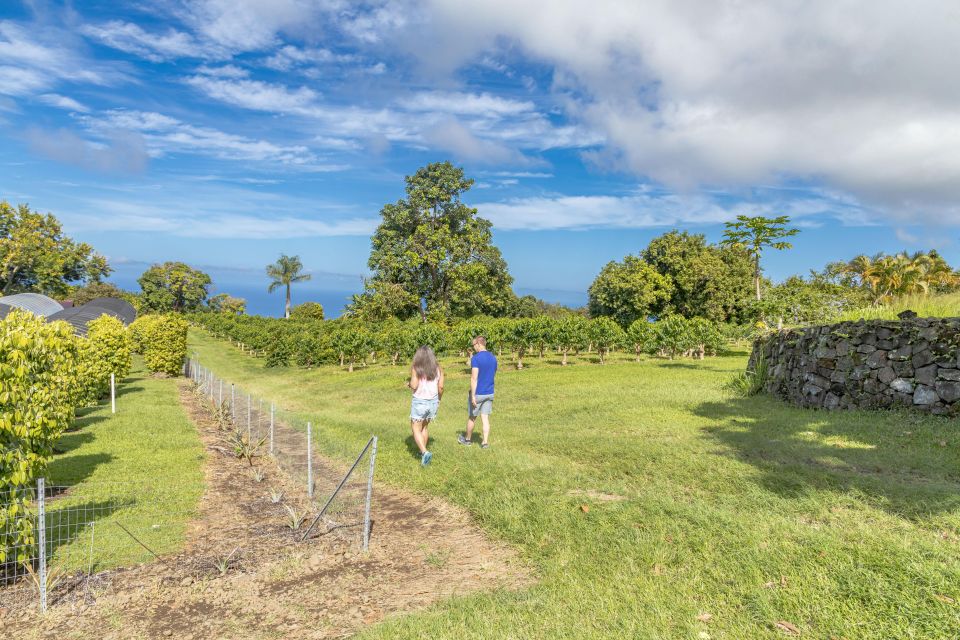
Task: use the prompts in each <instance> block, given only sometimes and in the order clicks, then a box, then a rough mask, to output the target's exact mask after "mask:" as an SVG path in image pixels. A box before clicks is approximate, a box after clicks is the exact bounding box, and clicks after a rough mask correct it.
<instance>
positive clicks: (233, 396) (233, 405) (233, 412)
mask: <svg viewBox="0 0 960 640" xmlns="http://www.w3.org/2000/svg"><path fill="white" fill-rule="evenodd" d="M230 419H231V420H233V422H234V424H236V422H237V388H236V386H234V384H233V383H232V382H231V383H230Z"/></svg>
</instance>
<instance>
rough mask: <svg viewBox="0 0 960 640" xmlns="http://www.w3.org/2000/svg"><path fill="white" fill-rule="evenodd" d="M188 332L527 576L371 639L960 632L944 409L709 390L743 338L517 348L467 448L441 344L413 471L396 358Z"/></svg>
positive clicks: (338, 450)
mask: <svg viewBox="0 0 960 640" xmlns="http://www.w3.org/2000/svg"><path fill="white" fill-rule="evenodd" d="M190 340H191V342H190V344H191V349H192V350H193V351H195V352H196V353H197V355H198V356H199V357H200V359H201V361H202V362H203V363H204V364H206V365H207V366H210V367H212V368H213V369H214V370H215V371H216V372H217V373H219V374H222V375H224V376H225V377H227V378H228V379H233V380H235V381H236V382H238V383H241V384H243V385H244V386H245V387H247V388H249V389H250V390H252V391H253V392H255V393H258V394H262V395H264V396H265V397H267V398H272V399H275V400H276V401H278V402H279V403H281V404H282V405H283V406H284V407H285V408H287V409H290V410H292V411H295V412H298V413H299V414H300V415H301V416H302V417H304V418H305V419H311V420H312V421H313V423H314V425H316V427H315V434H317V440H318V442H319V443H320V445H321V446H323V447H325V448H326V449H327V450H328V451H329V452H331V453H333V454H336V455H344V454H345V453H346V452H347V451H349V450H355V449H357V448H359V446H361V445H362V443H363V442H364V441H365V439H366V438H367V436H368V434H370V433H371V432H372V433H376V434H378V435H379V436H380V438H381V439H380V453H379V455H378V457H377V477H378V479H379V480H380V481H387V482H390V483H393V484H396V485H400V486H404V487H407V488H411V489H414V490H417V491H421V492H425V493H429V494H436V495H441V496H444V497H446V498H447V499H449V500H451V501H453V502H455V503H457V504H460V505H462V506H464V507H466V508H467V509H469V510H470V512H471V513H473V514H474V516H475V517H476V519H477V520H478V522H479V523H480V524H481V526H483V527H484V528H485V529H486V530H487V531H489V532H490V533H491V534H492V535H494V536H496V537H498V538H500V539H503V540H506V541H508V542H510V543H513V544H514V545H516V546H517V547H518V548H519V549H520V551H521V553H522V555H523V556H524V557H525V558H526V559H527V560H528V561H529V562H530V563H531V564H532V566H533V567H534V568H535V569H536V571H537V574H538V578H539V580H538V582H537V584H536V585H535V586H533V587H532V588H529V589H527V590H524V591H521V592H504V591H501V592H491V593H484V594H479V595H471V596H466V597H462V598H457V599H453V600H450V601H447V602H444V603H442V604H439V605H436V606H434V607H433V608H431V609H430V610H428V611H426V612H424V613H419V614H415V615H410V616H406V617H399V618H397V619H394V620H391V621H388V622H386V623H384V624H382V625H380V626H378V627H374V628H372V629H371V630H369V631H368V632H366V633H365V634H364V635H363V637H365V638H391V639H392V638H586V637H598V638H599V637H604V638H610V637H636V638H703V637H705V636H703V635H701V634H703V633H706V634H708V635H709V637H710V638H714V639H715V638H731V639H732V638H736V639H741V638H764V637H769V638H776V637H786V636H787V635H789V632H787V631H784V630H782V629H778V628H777V626H776V624H777V623H778V622H780V621H783V622H786V623H789V624H790V625H795V627H796V628H798V629H799V630H800V632H801V633H802V637H809V638H831V637H836V638H847V639H848V640H853V639H861V638H883V639H888V638H950V637H957V635H958V630H960V605H958V604H957V602H958V601H960V542H958V541H960V455H958V452H960V447H958V445H960V432H958V428H960V425H957V423H956V422H955V421H948V420H946V419H938V418H929V417H920V416H915V415H906V414H898V413H868V412H856V413H818V412H810V411H804V410H800V409H794V408H790V407H787V406H785V405H783V404H781V403H780V402H778V401H775V400H773V399H770V398H766V397H758V398H751V399H742V398H737V397H733V396H731V395H730V394H729V393H728V392H726V391H724V390H723V385H724V383H725V381H726V380H727V379H729V378H730V377H731V376H732V375H733V374H734V373H735V372H737V371H740V370H742V368H743V367H744V364H745V360H746V358H745V354H737V355H733V356H728V357H721V358H714V359H709V360H707V361H705V362H693V361H675V362H669V361H663V360H654V359H648V360H644V361H643V362H642V363H639V364H638V363H634V362H631V361H629V360H627V359H626V358H622V359H619V360H616V361H614V362H612V363H611V364H608V365H606V366H604V367H601V366H599V365H595V364H586V363H584V362H576V363H575V364H574V365H573V366H570V367H567V368H562V367H560V366H556V365H548V364H545V363H542V362H539V361H537V359H536V358H530V359H529V366H528V368H525V369H524V370H523V371H515V370H512V369H511V368H510V367H509V366H502V368H501V373H500V375H499V377H498V380H497V396H496V397H497V399H496V409H495V413H494V427H493V435H492V442H493V446H492V447H491V448H490V449H489V450H486V451H482V450H480V449H479V447H476V446H474V447H471V448H469V449H465V448H463V447H460V446H459V445H457V444H456V440H455V437H456V433H457V431H458V430H459V429H461V428H462V427H463V421H464V408H465V403H466V390H467V377H466V372H465V368H464V366H463V364H462V362H453V361H448V363H447V371H448V380H449V382H448V390H447V395H446V396H445V399H444V401H443V403H442V405H441V409H440V415H439V418H438V421H437V424H436V426H435V427H434V428H433V429H432V435H433V437H434V443H433V445H432V447H431V448H432V450H433V451H434V453H435V457H434V462H433V464H432V465H431V466H430V467H428V468H426V469H423V468H421V467H420V466H419V465H418V463H417V461H416V460H415V459H414V457H413V456H412V453H411V450H412V442H411V440H410V438H409V423H408V421H407V415H408V413H407V412H408V408H409V392H408V391H407V390H406V389H405V388H404V377H405V374H406V370H405V369H404V368H402V367H395V368H393V367H389V366H372V367H369V368H366V369H362V370H359V371H357V372H355V373H353V374H349V373H346V372H345V371H340V370H338V369H336V368H333V367H324V368H320V369H317V370H312V371H304V370H300V369H293V368H291V369H282V370H270V369H264V368H263V364H262V360H256V359H252V358H250V357H249V356H245V355H242V354H240V353H239V352H238V351H236V350H235V349H233V348H231V347H229V346H227V345H226V344H225V343H222V342H219V341H216V340H214V339H212V338H210V337H209V336H208V335H205V334H202V333H199V332H196V331H193V330H192V331H191V338H190ZM503 364H504V365H506V363H503ZM582 491H590V492H602V493H606V494H611V495H613V496H620V497H622V500H615V501H601V500H598V499H595V498H590V497H584V495H583V494H582V493H580V492H582ZM582 504H588V505H589V510H588V511H587V512H584V510H582V509H581V505H582ZM469 552H470V550H469V549H465V550H464V553H469ZM701 614H709V616H710V617H709V620H706V621H703V620H698V616H700V617H701V618H706V616H703V615H701Z"/></svg>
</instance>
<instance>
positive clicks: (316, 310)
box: [290, 302, 323, 320]
mask: <svg viewBox="0 0 960 640" xmlns="http://www.w3.org/2000/svg"><path fill="white" fill-rule="evenodd" d="M290 319H291V320H323V305H322V304H320V303H319V302H304V303H303V304H298V305H297V306H295V307H294V308H293V309H291V310H290Z"/></svg>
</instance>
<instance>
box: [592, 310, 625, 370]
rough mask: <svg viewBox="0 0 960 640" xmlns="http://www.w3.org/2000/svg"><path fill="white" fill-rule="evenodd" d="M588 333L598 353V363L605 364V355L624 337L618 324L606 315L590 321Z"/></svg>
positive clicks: (617, 345) (621, 341)
mask: <svg viewBox="0 0 960 640" xmlns="http://www.w3.org/2000/svg"><path fill="white" fill-rule="evenodd" d="M588 335H589V336H590V341H591V342H593V346H595V347H596V348H597V353H598V354H599V355H600V364H605V362H606V361H605V357H606V355H607V354H609V353H610V351H612V350H613V349H616V348H617V347H619V346H620V345H621V344H623V341H624V339H625V337H626V335H625V334H624V332H623V329H621V328H620V325H619V324H617V323H616V322H614V321H613V320H611V319H610V318H608V317H606V316H601V317H599V318H594V319H593V320H591V321H590V327H589V330H588Z"/></svg>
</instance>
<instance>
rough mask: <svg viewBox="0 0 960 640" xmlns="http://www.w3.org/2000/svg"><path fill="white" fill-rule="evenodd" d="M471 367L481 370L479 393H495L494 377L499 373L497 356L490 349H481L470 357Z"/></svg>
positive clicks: (478, 375)
mask: <svg viewBox="0 0 960 640" xmlns="http://www.w3.org/2000/svg"><path fill="white" fill-rule="evenodd" d="M470 367H471V368H474V369H478V370H479V371H478V373H477V395H478V396H489V395H493V377H494V376H495V375H496V374H497V357H496V356H495V355H493V354H492V353H490V352H489V351H481V352H479V353H478V354H477V355H475V356H473V357H472V358H470Z"/></svg>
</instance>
